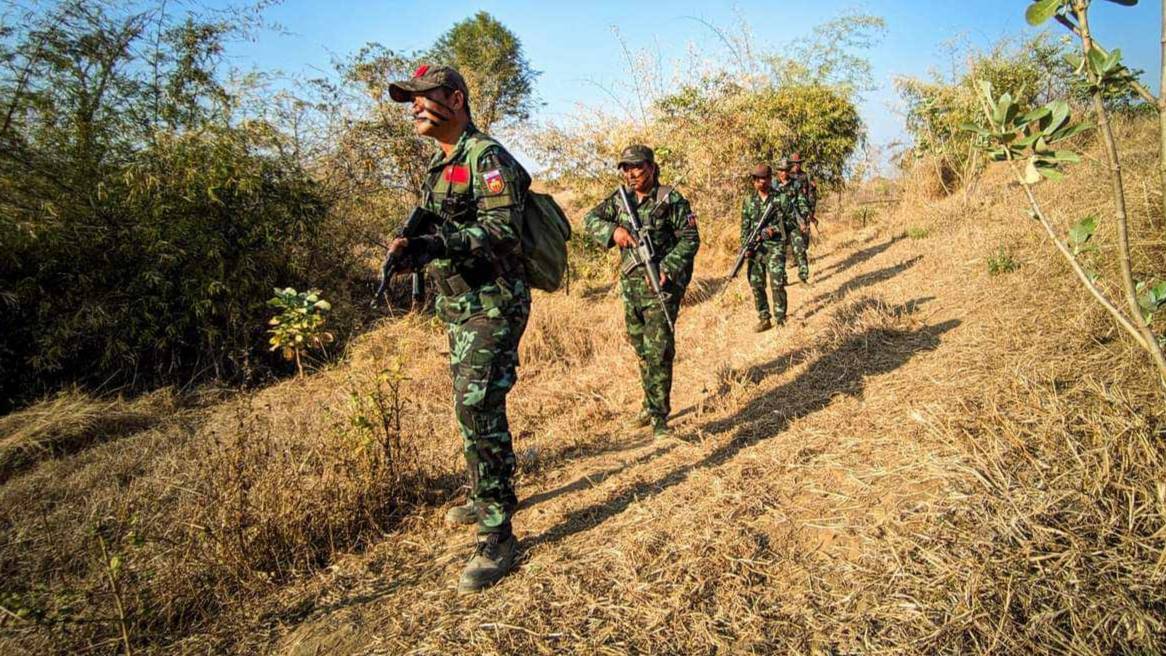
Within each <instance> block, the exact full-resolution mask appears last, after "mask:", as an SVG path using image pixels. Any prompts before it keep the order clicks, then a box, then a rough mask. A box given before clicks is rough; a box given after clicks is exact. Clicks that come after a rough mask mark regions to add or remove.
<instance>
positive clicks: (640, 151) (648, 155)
mask: <svg viewBox="0 0 1166 656" xmlns="http://www.w3.org/2000/svg"><path fill="white" fill-rule="evenodd" d="M644 162H647V163H649V164H655V163H656V154H655V153H653V152H652V149H651V148H648V147H647V146H645V145H643V144H632V145H630V146H628V147H627V148H624V149H623V152H622V153H620V154H619V163H618V164H616V166H617V167H622V166H623V165H625V164H643V163H644Z"/></svg>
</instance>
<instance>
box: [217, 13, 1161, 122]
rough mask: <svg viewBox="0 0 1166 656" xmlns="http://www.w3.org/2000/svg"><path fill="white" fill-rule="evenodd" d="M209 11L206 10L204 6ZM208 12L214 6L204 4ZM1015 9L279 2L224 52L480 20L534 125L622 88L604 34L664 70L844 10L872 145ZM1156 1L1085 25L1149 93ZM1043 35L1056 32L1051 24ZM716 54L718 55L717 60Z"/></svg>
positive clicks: (1018, 27) (1018, 23) (311, 62)
mask: <svg viewBox="0 0 1166 656" xmlns="http://www.w3.org/2000/svg"><path fill="white" fill-rule="evenodd" d="M215 1H217V0H215ZM212 4H213V3H212ZM1026 5H1027V2H1026V0H974V1H968V0H882V1H880V2H868V3H865V4H863V3H854V2H839V1H836V0H818V1H816V2H815V1H811V0H785V1H783V2H771V3H763V2H752V1H742V2H735V3H724V4H718V3H715V2H694V1H692V0H673V1H671V2H650V1H643V0H641V1H639V2H635V1H631V2H572V3H556V2H547V1H542V2H535V1H532V0H507V1H505V2H502V1H495V2H463V1H461V0H446V1H443V2H400V1H394V0H389V1H385V0H380V1H371V0H345V1H341V2H324V1H322V0H284V2H283V3H282V4H280V5H278V6H275V7H273V8H271V9H269V10H267V12H265V14H264V15H265V16H266V17H267V18H268V19H269V20H271V21H274V22H276V23H278V24H279V25H280V26H281V28H282V29H283V30H284V31H285V32H286V34H279V33H274V32H264V33H261V34H260V35H259V37H258V39H257V40H256V41H255V42H253V43H238V44H234V45H232V47H231V49H230V50H229V53H228V54H229V55H230V56H231V57H232V61H233V63H234V65H235V66H238V67H241V68H250V67H256V68H259V69H263V70H273V69H278V70H281V71H283V72H284V73H288V74H297V75H299V74H302V75H314V74H315V73H313V69H316V70H317V71H324V70H328V69H329V62H330V60H331V59H332V58H333V56H347V55H349V54H351V53H353V52H355V51H356V50H357V49H358V48H359V47H360V46H361V45H363V44H365V43H367V42H370V41H376V42H379V43H381V44H383V45H384V46H386V47H388V48H390V49H393V50H398V51H413V50H421V49H424V48H426V47H428V46H429V45H430V44H432V43H433V41H434V39H435V38H436V37H437V36H438V35H440V34H441V33H442V32H444V31H445V30H446V29H448V28H449V27H450V26H451V25H452V24H453V23H455V22H457V21H459V20H461V19H463V18H466V17H468V16H471V15H473V14H474V13H475V12H477V11H479V10H486V11H488V12H490V13H491V14H492V15H493V16H494V17H495V18H497V19H498V20H500V21H501V22H502V23H503V24H505V25H506V26H507V27H509V28H510V29H511V30H512V31H514V32H515V33H516V34H517V35H518V37H519V38H520V39H521V41H522V44H523V47H524V48H525V52H526V55H527V58H528V59H529V60H530V62H531V65H532V66H533V67H534V68H535V69H536V70H539V71H542V75H541V77H540V78H539V79H538V82H537V85H536V90H537V93H538V95H539V96H540V97H541V99H542V100H543V101H544V102H545V103H546V105H545V107H544V108H543V109H542V110H540V112H539V113H538V115H537V116H536V118H539V119H545V118H556V117H562V116H564V115H569V114H571V113H573V112H574V111H575V110H576V108H577V107H578V104H579V103H583V104H589V105H593V104H601V103H603V102H605V101H608V99H607V98H606V97H605V96H604V94H603V92H602V91H599V90H598V89H597V87H596V86H595V84H593V83H591V82H589V80H590V81H595V82H599V83H602V84H610V83H612V82H613V81H616V80H619V79H626V74H625V70H624V69H625V68H626V66H625V63H624V58H623V54H622V52H621V50H620V46H619V43H618V41H617V40H616V38H615V37H614V36H613V32H612V27H613V26H619V28H620V31H621V32H622V34H623V35H624V37H625V39H626V40H627V42H628V45H629V46H630V47H632V48H637V49H638V48H650V49H653V50H656V51H658V52H659V53H660V55H661V56H662V57H663V58H664V59H665V60H671V59H674V58H680V57H682V56H683V55H684V53H685V52H686V50H687V49H688V48H689V47H690V45H692V44H694V43H700V44H703V45H704V46H705V47H706V48H709V49H710V50H709V51H707V52H705V53H704V54H705V55H706V56H709V57H717V56H721V55H723V56H728V54H727V51H726V50H724V48H723V46H721V45H720V43H719V41H718V40H717V39H716V38H715V37H714V36H713V35H712V33H711V32H710V30H709V29H708V28H707V27H706V26H704V25H702V24H701V23H700V22H699V21H697V20H693V19H692V18H693V17H697V18H699V19H701V20H703V21H706V22H709V23H712V24H714V25H718V26H721V27H725V28H732V27H733V26H735V25H736V24H737V21H738V17H741V16H743V17H745V18H746V19H747V20H748V21H749V23H750V29H751V31H752V33H753V38H754V41H755V43H756V44H757V45H758V46H759V47H760V48H761V49H764V50H770V49H773V48H776V47H780V45H781V44H784V43H788V42H789V41H791V40H793V39H795V38H797V37H799V36H802V35H806V34H808V33H809V32H810V30H811V28H812V27H813V26H814V25H817V24H819V23H822V22H825V21H827V20H829V19H830V18H833V17H835V16H837V15H838V14H839V13H840V12H842V11H845V10H848V9H857V10H860V11H863V12H865V13H871V14H875V15H879V16H882V17H883V18H884V19H886V21H887V33H886V38H885V39H884V41H883V42H882V44H881V45H879V46H878V47H877V48H875V49H874V50H873V51H871V52H870V53H869V57H870V59H871V62H872V63H873V65H874V75H875V82H876V84H877V85H878V86H879V89H878V90H877V91H875V92H872V93H870V94H867V99H866V101H865V102H864V104H863V107H862V113H863V117H864V119H865V120H866V122H867V125H868V126H869V132H870V139H871V141H872V142H873V143H875V144H878V145H884V144H887V143H889V142H891V141H895V140H898V139H902V138H903V134H904V133H903V127H902V117H901V115H900V114H899V113H898V112H897V106H896V105H897V103H896V100H895V93H894V89H893V87H892V84H891V82H892V80H893V78H894V77H895V76H898V75H916V76H924V75H926V74H927V73H928V71H929V70H930V69H932V68H939V69H941V70H950V69H951V66H952V62H951V61H950V56H949V55H948V50H947V49H946V48H945V45H944V44H945V43H948V42H950V41H951V40H952V39H955V38H962V39H963V40H965V41H966V42H968V43H970V44H972V45H975V46H981V47H982V46H987V45H989V44H991V43H994V42H995V41H997V40H998V39H1000V38H1001V37H1005V36H1014V35H1023V34H1034V33H1035V32H1036V31H1037V30H1035V29H1033V28H1030V27H1028V24H1027V23H1026V22H1025V21H1024V9H1025V6H1026ZM1160 12H1161V3H1159V2H1157V1H1154V0H1142V2H1141V3H1139V4H1138V5H1137V6H1135V7H1122V6H1118V5H1113V4H1110V3H1109V2H1105V1H1103V0H1095V2H1094V10H1093V11H1092V12H1091V17H1092V18H1091V22H1092V26H1093V28H1094V31H1095V33H1096V34H1097V35H1098V38H1099V41H1100V42H1101V43H1102V44H1103V45H1105V46H1106V47H1110V48H1113V47H1120V48H1121V49H1122V51H1123V53H1124V54H1125V60H1126V62H1127V64H1128V65H1130V66H1131V67H1133V68H1141V69H1144V70H1145V71H1146V77H1145V78H1144V80H1145V81H1146V82H1147V83H1148V84H1149V85H1150V86H1151V87H1152V88H1154V89H1155V90H1156V89H1157V87H1158V84H1157V78H1158V71H1159V70H1160V69H1159V62H1158V57H1159V55H1158V48H1159V39H1160V34H1159V30H1160V25H1161V13H1160ZM1049 25H1050V27H1048V28H1046V29H1050V30H1053V28H1054V27H1055V28H1056V29H1055V30H1053V32H1054V34H1057V35H1058V36H1059V35H1060V34H1061V33H1063V32H1065V30H1064V29H1063V28H1061V27H1060V26H1057V25H1055V24H1053V23H1050V24H1049ZM718 50H719V51H720V52H719V53H718Z"/></svg>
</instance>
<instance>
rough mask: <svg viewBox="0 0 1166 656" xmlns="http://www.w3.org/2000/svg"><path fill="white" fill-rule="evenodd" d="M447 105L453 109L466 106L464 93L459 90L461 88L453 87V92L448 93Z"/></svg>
mask: <svg viewBox="0 0 1166 656" xmlns="http://www.w3.org/2000/svg"><path fill="white" fill-rule="evenodd" d="M449 106H450V107H453V108H454V109H465V108H466V94H464V93H462V92H461V89H455V90H454V92H453V93H451V94H449Z"/></svg>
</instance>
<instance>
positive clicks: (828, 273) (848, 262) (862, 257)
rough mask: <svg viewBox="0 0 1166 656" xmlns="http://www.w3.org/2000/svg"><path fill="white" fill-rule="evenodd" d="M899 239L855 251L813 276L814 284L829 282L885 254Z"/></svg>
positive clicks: (894, 237) (891, 239) (893, 237)
mask: <svg viewBox="0 0 1166 656" xmlns="http://www.w3.org/2000/svg"><path fill="white" fill-rule="evenodd" d="M899 239H901V237H896V236H892V237H891V238H890V240H889V241H887V242H885V243H882V244H875V245H874V246H871V247H870V248H864V249H862V250H860V251H855V252H853V253H851V254H850V255H849V256H847V257H846V259H844V260H841V261H839V262H836V263H834V264H831V265H830V266H828V267H826V268H825V269H822V271H821V273H818V274H816V275H815V276H814V282H815V283H819V282H824V281H826V280H829V279H830V278H832V277H834V276H836V275H838V274H839V273H842V272H843V271H845V270H847V269H850V268H852V267H856V266H858V265H859V264H862V263H863V262H866V261H867V260H869V259H871V258H873V257H875V256H876V255H879V254H881V253H883V252H885V251H886V250H887V249H888V248H890V247H891V246H893V245H894V243H895V242H896V241H899Z"/></svg>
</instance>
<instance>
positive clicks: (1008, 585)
mask: <svg viewBox="0 0 1166 656" xmlns="http://www.w3.org/2000/svg"><path fill="white" fill-rule="evenodd" d="M1086 178H1087V176H1075V177H1074V178H1072V179H1071V180H1070V181H1069V182H1066V183H1063V184H1064V185H1065V186H1061V187H1052V186H1049V187H1045V188H1042V193H1043V194H1045V195H1047V198H1046V200H1047V201H1048V202H1050V203H1051V204H1052V206H1053V207H1054V209H1058V210H1062V211H1064V210H1066V209H1067V208H1069V207H1070V206H1069V204H1068V203H1069V199H1070V198H1072V199H1075V201H1074V202H1081V201H1082V199H1085V200H1086V201H1087V200H1088V198H1090V197H1089V196H1088V195H1087V193H1086V191H1087V190H1084V189H1083V188H1081V187H1077V188H1073V187H1072V185H1083V184H1084V183H1083V182H1082V180H1083V179H1086ZM1066 192H1072V193H1066ZM904 193H905V196H904V197H903V200H902V202H900V203H899V204H898V205H897V206H893V207H889V208H887V209H885V210H879V211H878V213H876V214H873V215H870V218H869V220H866V221H864V222H866V223H867V226H866V227H861V226H860V224H859V222H858V221H857V220H856V221H852V220H851V217H852V216H854V215H856V214H857V213H855V212H848V214H847V215H846V216H841V217H840V216H826V217H825V218H824V221H823V227H824V230H825V233H826V236H825V239H822V240H820V241H819V242H818V243H817V244H816V245H815V246H814V252H813V257H814V260H813V264H812V267H813V271H814V275H813V284H812V285H811V286H802V285H796V284H795V285H793V286H791V288H790V307H791V312H792V317H791V320H790V322H789V323H788V325H787V326H786V327H784V328H783V329H780V330H778V331H772V332H768V333H763V334H760V335H758V334H754V333H752V332H751V330H750V329H751V326H752V323H753V321H754V316H753V310H752V301H751V299H750V297H749V291H748V288H747V286H746V283H745V281H744V280H743V277H742V278H738V279H737V280H735V281H733V282H732V283H730V284H728V285H725V284H724V281H723V272H724V271H725V270H727V268H728V266H727V265H728V263H729V258H730V257H731V252H730V250H729V249H728V248H726V246H727V245H730V244H731V242H732V241H733V237H732V233H733V232H734V228H733V227H732V226H731V225H728V224H729V223H735V218H724V219H721V218H717V217H705V218H703V219H702V220H703V221H704V225H703V226H702V229H703V230H704V232H705V234H706V247H705V248H704V250H703V251H702V254H701V256H700V258H698V262H697V274H696V281H695V282H694V284H693V286H692V287H691V288H690V291H689V295H688V298H687V299H686V305H685V307H684V309H683V311H682V313H681V316H680V319H679V325H678V333H679V344H678V346H679V353H678V358H677V366H676V389H675V391H674V408H676V413H675V416H676V420H675V422H674V425H675V428H676V431H675V437H673V438H669V439H666V440H653V439H651V437H650V435H649V434H648V433H647V432H635V431H630V430H628V429H625V428H624V427H623V422H624V421H625V420H626V419H627V417H628V416H629V415H630V414H633V413H634V410H636V409H637V408H638V404H639V394H640V392H639V386H638V383H637V372H636V366H635V362H634V356H633V355H632V353H631V350H630V348H629V347H628V346H627V345H626V343H625V342H624V341H623V337H622V316H621V314H622V313H621V311H620V310H619V305H618V303H619V300H618V297H617V295H616V293H615V292H614V291H613V290H612V289H611V285H610V284H597V283H594V282H592V283H588V282H586V281H584V282H576V283H575V284H573V285H572V288H571V289H570V291H569V292H566V293H559V294H556V295H553V296H546V295H539V296H537V297H536V299H535V304H534V314H533V317H532V321H531V325H530V328H529V329H528V332H527V335H526V337H525V339H524V342H523V351H522V357H523V367H522V369H521V370H520V382H519V384H518V386H517V388H516V389H515V390H514V392H513V394H512V395H511V405H510V413H511V423H512V425H513V427H514V429H515V435H516V440H517V443H516V450H517V452H518V454H519V472H520V473H519V478H518V488H519V493H520V497H521V498H522V506H521V510H520V512H519V514H518V517H517V520H516V525H515V528H516V532H517V534H518V536H519V539H520V540H521V543H522V548H523V556H522V561H521V566H520V568H519V569H518V571H516V572H515V573H514V574H513V575H511V576H509V577H507V578H506V579H505V580H504V581H503V582H502V583H501V584H500V585H499V586H498V587H497V588H496V589H494V590H493V591H491V592H490V593H488V594H483V595H479V596H473V597H468V598H467V597H458V596H457V595H456V593H455V591H454V584H455V581H456V578H457V573H458V572H459V571H460V568H461V566H462V564H463V562H464V560H465V559H466V558H467V557H468V555H469V553H470V551H471V549H472V545H471V535H470V534H469V532H467V531H460V530H458V531H455V530H450V529H447V528H445V527H444V526H443V525H442V523H441V515H442V512H443V510H444V507H445V505H446V504H448V503H451V502H453V501H455V500H457V499H458V498H459V496H458V486H459V485H460V478H461V477H460V471H461V466H460V463H459V460H460V452H459V441H458V440H457V439H456V438H455V435H456V430H455V427H454V426H453V423H452V416H451V414H450V412H449V409H448V400H447V397H448V394H449V391H448V387H449V380H448V372H447V369H446V365H445V363H444V359H443V358H444V355H443V353H442V351H443V349H444V345H443V340H444V336H443V333H442V331H441V330H440V328H439V327H438V326H435V325H433V324H432V323H431V322H428V321H426V320H422V319H419V318H417V317H406V318H404V319H387V320H385V321H384V322H383V323H381V324H379V325H378V326H377V327H375V328H374V329H373V330H371V331H370V332H368V333H367V334H365V335H364V336H363V337H361V338H360V339H359V340H358V341H357V342H356V343H355V344H354V345H352V346H351V347H350V352H349V354H348V356H347V357H346V358H345V359H344V360H343V362H342V363H340V364H338V365H336V366H333V367H331V368H328V369H325V370H322V371H318V372H316V373H314V374H311V375H310V376H308V377H307V378H306V379H304V380H289V381H286V382H283V383H280V384H278V385H275V386H273V387H270V388H267V389H264V390H261V391H258V392H256V393H254V394H244V393H230V392H222V393H219V394H217V395H212V396H209V397H208V396H207V395H206V394H204V395H203V396H202V397H201V398H197V399H193V400H191V399H188V400H184V401H176V400H174V399H173V398H169V397H166V398H161V397H152V400H149V403H152V404H153V406H150V407H153V408H154V409H153V410H149V409H148V408H146V405H148V404H146V402H145V401H139V402H136V403H138V404H139V405H138V406H132V404H129V403H124V404H120V405H118V406H117V408H113V409H111V408H101V409H99V411H96V412H94V410H93V408H92V407H89V412H90V415H92V416H91V418H90V419H89V420H87V421H88V423H84V422H79V421H77V419H76V418H77V416H78V412H79V411H78V410H72V411H66V410H62V409H61V408H63V407H65V406H64V405H63V404H64V401H65V400H67V397H61V398H59V399H58V400H57V401H56V403H58V404H62V405H59V406H57V409H56V410H52V411H46V410H45V408H46V406H38V407H34V408H33V409H31V410H28V411H25V412H24V413H17V414H15V415H11V416H9V417H7V418H5V419H4V420H3V421H4V422H5V423H3V424H0V428H3V429H4V432H5V434H6V437H4V439H5V440H6V441H5V455H6V460H7V459H8V458H9V457H10V455H11V454H12V453H14V451H13V449H18V450H19V452H20V453H25V454H27V453H33V454H35V453H36V451H35V450H32V451H30V448H31V447H28V445H27V444H25V445H23V446H21V445H20V444H16V442H18V441H19V440H35V439H42V440H49V439H50V438H51V439H66V441H68V439H69V435H73V438H76V439H74V440H73V441H72V442H68V443H69V444H71V445H72V446H70V447H69V448H67V449H63V450H60V451H59V453H64V454H65V455H62V456H60V457H56V458H50V459H44V458H43V457H42V458H39V459H38V458H37V457H36V456H35V455H33V456H30V457H29V458H28V459H29V460H32V461H33V462H32V463H31V464H29V463H28V462H25V463H24V464H23V465H21V467H20V468H19V469H17V470H14V474H13V475H12V477H11V478H10V479H9V480H8V481H7V482H5V483H4V484H3V486H2V487H0V525H2V526H3V527H4V534H5V536H6V538H5V540H6V544H5V545H4V546H3V548H2V549H0V554H2V560H0V562H2V566H3V570H2V572H0V573H2V574H3V575H4V577H5V580H6V581H7V583H6V584H5V587H6V588H7V589H6V590H5V597H4V598H5V602H4V603H5V610H6V611H8V613H7V616H6V618H5V619H4V620H3V623H2V624H0V627H2V630H3V633H2V634H0V645H3V646H4V651H5V653H76V651H75V650H76V649H77V648H79V647H80V646H83V645H85V644H91V645H93V646H95V647H96V649H97V651H98V652H100V653H117V652H120V651H121V649H122V646H121V642H120V641H121V640H123V639H124V638H123V637H122V636H121V627H122V626H123V625H124V626H125V627H126V631H127V632H128V633H129V636H130V639H131V641H132V642H133V644H135V645H136V646H137V647H138V648H137V649H136V650H135V651H134V653H153V652H158V653H163V652H165V653H189V654H196V653H240V654H252V653H254V654H259V653H275V654H289V655H291V654H295V655H297V656H307V655H313V654H372V653H435V654H436V653H453V652H455V651H459V652H464V651H467V650H468V651H469V652H470V653H483V654H485V653H612V654H617V653H787V652H788V653H823V654H825V653H919V654H927V653H938V652H944V653H1083V654H1084V653H1152V652H1155V651H1159V650H1162V649H1163V648H1166V627H1164V626H1163V624H1162V622H1163V620H1162V616H1163V613H1162V609H1163V608H1166V592H1164V590H1166V533H1164V532H1163V528H1162V527H1163V526H1166V496H1164V495H1166V487H1163V483H1162V480H1163V478H1162V472H1163V458H1164V456H1166V449H1164V448H1163V443H1162V438H1163V426H1164V423H1163V420H1164V418H1166V416H1164V414H1163V406H1162V402H1161V398H1160V397H1159V396H1157V392H1156V390H1155V387H1154V383H1153V376H1152V373H1151V371H1150V368H1149V366H1148V365H1146V364H1145V363H1144V361H1143V360H1144V359H1143V358H1142V357H1140V355H1139V354H1137V353H1135V352H1134V351H1133V349H1132V348H1131V347H1130V345H1129V344H1127V343H1126V341H1125V340H1124V339H1123V338H1122V337H1121V335H1119V334H1118V332H1117V331H1116V330H1115V329H1114V328H1113V326H1112V325H1111V323H1110V322H1109V321H1108V320H1107V318H1106V317H1105V316H1104V315H1103V314H1102V313H1101V311H1099V310H1098V309H1096V308H1094V307H1093V306H1092V305H1091V303H1090V301H1089V299H1088V298H1086V296H1085V294H1084V292H1082V291H1080V290H1079V289H1078V288H1077V287H1076V286H1075V284H1074V282H1073V281H1072V279H1071V278H1070V275H1069V273H1068V272H1067V270H1066V268H1065V267H1064V266H1063V265H1062V264H1061V263H1060V262H1059V261H1057V260H1055V259H1054V258H1053V257H1051V256H1050V254H1049V252H1050V249H1049V247H1048V245H1047V244H1045V243H1043V242H1042V240H1041V237H1040V235H1039V234H1038V232H1037V229H1036V228H1035V227H1034V226H1033V225H1030V224H1029V223H1027V222H1024V221H1023V220H1021V219H1019V218H1014V217H1022V216H1023V215H1022V214H1021V212H1019V211H1018V210H1017V209H1015V208H1017V207H1018V205H1017V204H1016V203H1017V202H1018V198H1019V191H1018V189H1016V188H1015V187H1013V186H1010V185H1009V184H1008V183H1007V182H1006V179H1005V177H1004V176H1002V175H989V176H988V177H986V178H985V179H984V180H983V181H981V182H980V183H979V185H978V188H977V189H976V191H975V193H971V194H956V195H954V196H951V197H948V198H945V199H942V200H933V199H931V198H930V197H929V196H928V195H927V194H926V193H924V192H923V191H921V190H920V189H919V188H916V187H914V186H911V185H908V186H907V189H906V191H905V192H904ZM1099 202H1101V201H1099ZM879 207H883V206H881V205H880V206H879ZM1145 210H1146V211H1145V212H1144V214H1145V216H1149V210H1150V206H1149V205H1146V207H1145ZM863 216H864V217H865V216H867V213H864V214H863ZM1001 249H1005V250H1006V251H1007V252H1008V253H1009V256H1010V258H1012V259H1013V261H1014V264H1017V265H1018V268H1017V269H1016V270H1015V271H1013V272H1010V273H1004V274H1001V275H995V276H993V275H990V274H989V271H988V265H987V260H988V258H990V257H992V256H993V255H995V254H997V253H998V252H999V251H1000V250H1001ZM386 367H387V368H388V371H387V372H385V371H383V370H385V369H386ZM378 377H379V378H378ZM378 380H379V381H380V382H379V383H378V382H377V381H378ZM378 384H379V385H380V387H378ZM391 385H400V387H399V390H400V395H401V398H402V399H404V405H403V406H402V408H401V410H400V412H399V414H398V413H395V412H387V413H385V412H379V413H378V412H377V411H375V408H376V407H377V404H378V403H381V404H383V405H382V406H380V407H382V408H384V407H388V406H390V405H391V404H392V401H393V398H394V397H393V395H392V393H391ZM375 389H380V390H382V393H381V394H379V395H378V394H374V393H373V390H375ZM70 398H71V397H70ZM159 398H161V400H159ZM77 403H79V404H81V405H84V404H85V403H86V401H85V399H84V398H83V397H82V398H80V399H77ZM89 403H94V402H89ZM143 404H146V405H143ZM115 405H117V404H115ZM131 406H132V407H131ZM133 407H138V408H139V409H141V412H142V413H145V414H146V415H147V416H149V417H154V419H153V420H152V421H146V422H144V423H142V422H141V421H138V420H135V419H134V417H136V416H137V415H134V414H133V413H132V412H131V410H132V409H133ZM38 408H39V412H40V415H35V417H34V414H33V413H35V412H38ZM142 408H146V409H142ZM159 408H161V409H159ZM119 412H120V413H121V414H120V415H119V414H118V413H119ZM151 413H152V414H151ZM386 416H387V417H389V419H390V421H389V422H388V423H380V424H378V422H379V420H380V419H382V418H384V417H386ZM118 417H128V419H125V421H122V422H120V423H119V422H118ZM397 417H399V418H400V420H401V421H402V428H401V430H400V431H396V430H395V429H394V428H393V427H392V420H395V419H396V418H397ZM69 418H72V419H73V422H72V423H71V424H67V421H66V420H67V419H69ZM34 419H35V421H34ZM362 419H363V420H364V423H362V421H361V420H362ZM54 421H56V422H57V423H56V424H54ZM103 421H104V423H103ZM135 421H138V423H134V422H135ZM35 422H40V423H39V424H36V427H34V426H33V424H34V423H35ZM111 423H112V424H116V425H115V426H112V427H111V425H110V424H111ZM65 424H67V425H65ZM370 424H371V427H370ZM38 431H39V432H38ZM54 431H55V432H54ZM70 431H71V433H70ZM54 435H55V436H57V437H52V436H54ZM62 435H64V436H65V437H64V438H61V436H62ZM38 436H39V437H38ZM78 436H81V437H78ZM380 438H384V439H380ZM378 440H379V441H378ZM14 444H15V446H14ZM20 449H22V450H20ZM111 553H112V554H114V555H116V556H117V560H118V562H117V563H116V565H115V566H110V565H109V563H110V562H111V560H110V558H109V555H110V554H111ZM14 600H15V601H14ZM17 601H19V602H20V603H24V604H25V605H27V606H30V607H33V608H32V611H31V612H23V613H20V612H17V611H18V607H14V606H13V605H12V604H14V603H16V602H17ZM34 602H35V603H34ZM38 604H39V605H38ZM17 615H20V617H19V618H17V617H16V616H17ZM119 616H121V617H124V618H125V619H124V621H119V620H118V617H119ZM192 618H194V619H193V620H192ZM173 640H177V642H172V641H173Z"/></svg>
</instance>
